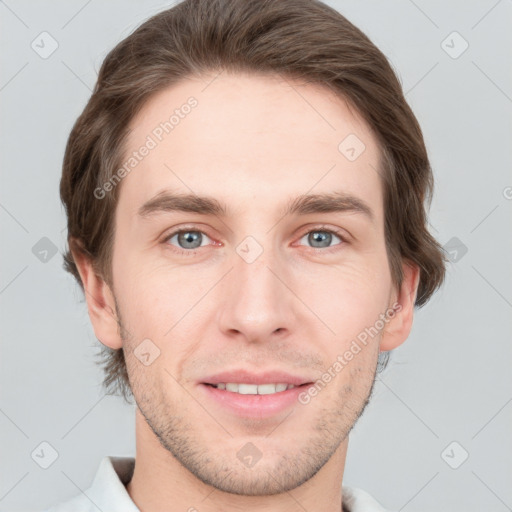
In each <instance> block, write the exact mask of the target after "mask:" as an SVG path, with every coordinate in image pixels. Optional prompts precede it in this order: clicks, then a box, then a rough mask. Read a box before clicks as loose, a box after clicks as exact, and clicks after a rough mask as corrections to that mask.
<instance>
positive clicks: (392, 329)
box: [380, 262, 420, 352]
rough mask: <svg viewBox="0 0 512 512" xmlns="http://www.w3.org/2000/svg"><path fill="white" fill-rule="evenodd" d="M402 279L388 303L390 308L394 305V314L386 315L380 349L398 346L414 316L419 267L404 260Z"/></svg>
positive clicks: (410, 325)
mask: <svg viewBox="0 0 512 512" xmlns="http://www.w3.org/2000/svg"><path fill="white" fill-rule="evenodd" d="M402 272H403V280H402V286H401V287H400V290H398V292H396V291H395V293H394V294H393V298H394V300H393V301H392V302H391V304H390V306H389V307H390V309H389V310H388V311H391V308H393V306H394V305H396V306H397V307H396V308H394V309H395V313H394V315H393V316H392V317H391V314H389V315H388V318H390V320H389V321H388V323H387V324H386V325H385V326H384V329H383V331H382V333H383V334H382V337H381V340H380V351H381V352H383V351H386V350H393V349H394V348H396V347H398V346H400V345H401V344H402V343H403V342H404V341H405V340H406V339H407V337H408V336H409V333H410V332H411V328H412V322H413V317H414V303H415V301H416V294H417V293H418V285H419V282H420V269H419V267H418V266H417V265H414V264H412V263H409V262H405V263H403V265H402Z"/></svg>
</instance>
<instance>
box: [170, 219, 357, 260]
mask: <svg viewBox="0 0 512 512" xmlns="http://www.w3.org/2000/svg"><path fill="white" fill-rule="evenodd" d="M190 231H192V232H197V233H201V234H203V235H206V236H207V237H208V238H210V239H211V237H210V236H209V235H208V234H207V233H205V232H204V231H201V230H200V229H196V228H194V227H193V226H190V227H185V228H180V229H178V230H176V231H173V232H172V233H170V234H168V235H166V236H165V237H164V239H163V240H162V243H163V244H165V245H166V246H167V247H169V248H171V249H170V250H171V251H173V252H175V253H177V254H181V255H185V256H194V255H196V254H197V253H198V252H199V250H200V249H202V248H203V247H198V248H197V249H181V248H179V247H176V246H174V245H172V246H171V245H170V244H169V243H168V242H169V240H170V239H171V238H173V237H174V236H175V235H179V234H181V233H187V232H190ZM314 232H321V233H329V234H331V235H336V236H337V237H338V238H339V239H340V240H341V243H339V244H336V245H334V246H332V247H327V248H321V247H309V249H310V250H312V251H314V252H318V251H320V252H324V253H328V254H329V253H332V252H334V251H337V250H339V249H340V247H339V246H342V245H346V244H348V243H349V242H348V240H347V238H346V236H344V235H342V232H341V230H336V229H332V228H328V227H327V226H317V227H315V228H313V229H310V230H309V231H305V232H304V233H302V235H301V236H300V237H299V240H301V239H302V238H304V236H306V235H308V234H310V233H314Z"/></svg>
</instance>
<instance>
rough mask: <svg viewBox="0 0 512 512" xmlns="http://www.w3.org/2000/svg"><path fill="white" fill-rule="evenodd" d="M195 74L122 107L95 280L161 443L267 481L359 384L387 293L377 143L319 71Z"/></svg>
mask: <svg viewBox="0 0 512 512" xmlns="http://www.w3.org/2000/svg"><path fill="white" fill-rule="evenodd" d="M213 77H214V75H212V76H211V77H208V79H207V80H206V79H205V78H204V77H203V79H199V78H197V79H190V80H186V81H183V82H181V83H180V84H178V85H175V86H173V87H171V88H169V89H167V90H165V91H163V92H161V93H159V94H158V95H156V96H154V97H153V98H152V99H151V101H150V102H149V103H148V104H147V105H146V106H145V107H144V108H143V110H141V111H140V113H139V114H138V115H137V117H136V118H134V119H133V121H132V123H131V132H130V135H129V138H128V145H127V153H126V160H128V159H129V158H130V157H131V156H133V152H134V151H135V152H138V156H137V157H136V158H137V164H136V165H135V166H133V169H131V170H130V172H129V173H127V175H126V176H125V177H124V178H123V180H122V182H121V183H120V184H119V185H118V186H120V187H121V189H120V195H119V202H118V204H117V208H116V214H115V215H116V216H115V242H114V250H113V290H114V295H115V299H116V306H117V315H118V317H119V319H120V321H121V325H122V331H121V338H122V343H123V344H124V347H125V354H126V359H127V368H128V374H129V377H130V382H131V386H132V389H133V394H134V397H135V400H136V402H137V406H138V408H139V410H140V412H141V413H142V414H143V415H144V417H145V419H146V421H147V423H148V425H149V426H150V428H151V429H152V431H153V432H154V434H155V435H156V437H157V438H158V440H159V442H160V444H161V446H162V447H163V448H165V450H167V451H168V452H170V453H171V454H172V455H173V456H174V457H175V458H176V459H177V460H178V461H179V462H180V463H181V464H182V465H183V466H184V467H185V468H187V469H188V470H189V471H190V472H191V473H192V474H193V475H195V476H196V477H197V478H198V479H200V480H201V481H202V482H204V483H207V484H209V485H212V486H214V487H216V488H218V489H221V490H224V491H228V492H231V493H236V494H246V495H260V494H266V495H268V494H274V493H277V492H282V491H283V490H290V489H293V488H295V487H297V486H298V485H300V484H301V483H303V482H305V481H307V480H308V479H310V478H312V477H313V476H314V475H315V474H316V473H317V472H318V471H319V470H320V469H321V468H322V467H323V466H324V465H325V464H326V463H327V462H328V461H329V460H330V459H331V458H332V457H333V456H334V455H335V454H336V452H337V450H339V448H340V446H341V444H342V443H344V442H345V441H346V439H347V435H348V433H349V431H350V430H351V428H352V427H353V426H354V424H355V422H356V420H357V418H358V417H359V416H360V414H361V412H362V411H363V409H364V407H365V405H366V403H367V400H368V397H369V395H370V391H371V389H372V385H373V382H374V377H375V368H376V363H377V358H378V353H379V341H380V340H381V337H382V335H383V332H384V331H385V330H386V328H387V327H389V326H390V325H392V323H387V322H383V321H382V318H383V315H386V314H387V312H389V308H390V307H391V306H392V304H393V301H394V299H395V298H396V297H395V293H394V288H393V286H392V281H391V276H390V271H389V263H388V260H387V255H386V247H385V239H384V210H383V190H382V186H381V183H380V177H379V174H378V172H377V171H378V168H379V152H378V148H377V144H376V140H375V138H374V136H373V134H372V133H371V131H370V130H369V128H368V127H367V126H366V125H365V124H364V122H363V121H362V120H361V119H360V118H358V117H355V115H356V114H355V113H354V112H353V110H350V109H349V108H347V106H346V104H345V103H344V102H343V101H341V100H340V99H339V98H336V97H334V95H333V94H332V93H330V92H329V91H327V90H325V89H323V88H319V87H316V86H312V85H300V84H299V83H297V82H292V81H284V80H282V79H280V78H278V77H268V76H245V75H233V74H228V73H226V72H224V73H222V74H221V75H220V76H218V77H217V78H216V79H214V80H213ZM212 80H213V81H212ZM208 84H209V85H208ZM190 97H193V98H194V99H195V103H194V101H191V102H189V105H192V104H194V105H193V106H190V108H186V107H183V105H186V104H187V100H188V99H189V98H190ZM176 109H178V111H177V112H176V115H175V118H174V119H173V120H172V121H171V123H172V129H170V128H169V126H168V125H165V124H163V125H161V123H164V122H165V121H168V120H169V118H170V116H171V115H172V113H173V112H175V111H176ZM162 126H163V127H164V128H162ZM158 127H160V129H158ZM165 128H167V130H168V131H166V130H165ZM148 136H149V137H150V139H151V140H152V141H153V143H154V144H153V143H152V142H149V139H148ZM346 137H350V138H349V139H347V140H346V141H345V142H343V143H342V141H344V140H345V139H346ZM356 137H357V138H356ZM159 139H160V140H159ZM340 143H342V144H341V146H340ZM361 143H362V144H364V151H362V152H361V148H362V146H361ZM144 145H146V147H149V150H148V151H144V150H142V151H140V150H139V149H140V148H141V146H144ZM351 147H352V148H354V150H351V149H350V148H351ZM141 153H145V156H141ZM139 157H140V158H139ZM354 157H355V158H354ZM166 195H169V196H183V197H181V199H180V200H177V199H176V197H174V198H173V197H166ZM309 195H314V196H317V197H316V198H313V199H311V198H310V199H305V196H309ZM327 195H329V197H328V196H327ZM184 196H190V197H188V198H185V197H184ZM155 198H157V199H155ZM203 198H206V200H205V199H203ZM329 198H330V200H328V199H329ZM379 319H381V321H380V322H379ZM383 324H384V326H383ZM372 328H373V329H374V330H373V331H370V332H372V335H370V336H368V329H370V330H371V329H372ZM365 329H366V332H367V335H366V342H362V341H361V339H362V338H364V335H363V336H361V333H362V332H365ZM375 329H377V331H378V332H377V334H374V333H375V332H376V331H375ZM354 342H355V344H354ZM355 346H357V347H358V348H359V351H357V349H356V348H355ZM347 351H348V352H351V353H352V357H349V356H348V355H347ZM337 362H338V364H336V363H337ZM326 375H327V377H326ZM329 375H330V377H331V378H330V379H328V377H329ZM326 381H328V382H326ZM219 383H220V386H219V387H214V386H213V385H212V384H217V385H218V384H219ZM226 383H230V384H245V385H242V386H238V387H237V386H236V385H235V386H232V385H229V386H227V387H228V388H229V390H228V389H222V388H223V384H226ZM315 383H316V384H315ZM258 384H259V387H257V386H258ZM272 384H287V385H290V384H294V385H295V388H290V389H287V390H285V391H282V390H281V389H282V386H277V388H276V387H275V386H272ZM288 387H289V386H288ZM313 388H315V389H316V393H315V392H314V391H311V392H310V390H311V389H313ZM237 389H238V391H237ZM246 393H248V394H246ZM265 393H269V394H265Z"/></svg>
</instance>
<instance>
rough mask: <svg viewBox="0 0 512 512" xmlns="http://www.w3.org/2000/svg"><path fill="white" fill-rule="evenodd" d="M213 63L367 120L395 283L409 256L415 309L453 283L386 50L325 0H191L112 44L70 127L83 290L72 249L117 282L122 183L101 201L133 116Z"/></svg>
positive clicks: (113, 368) (115, 372) (110, 380)
mask: <svg viewBox="0 0 512 512" xmlns="http://www.w3.org/2000/svg"><path fill="white" fill-rule="evenodd" d="M216 70H228V71H233V72H249V73H260V74H261V73H263V74H268V73H270V74H276V75H281V76H284V77H289V78H292V79H293V78H295V79H299V80H301V81H305V82H306V83H312V84H320V85H323V86H325V87H328V88H329V89H331V90H332V91H334V92H335V93H336V94H337V95H338V96H339V97H340V98H342V99H343V100H344V101H345V102H347V103H348V105H349V108H350V107H352V108H354V109H355V110H356V111H357V112H358V113H359V114H360V116H362V118H363V119H364V120H365V121H366V122H367V124H368V125H369V127H370V128H371V130H372V133H374V135H375V137H376V139H377V141H378V144H379V148H380V156H381V163H382V165H381V169H379V170H378V172H379V174H380V175H381V178H382V183H383V187H384V205H385V237H386V247H387V253H388V259H389V265H390V272H391V275H392V278H393V282H394V284H395V285H396V286H397V287H400V285H401V283H402V279H403V275H402V267H401V265H402V262H403V261H410V262H412V263H413V264H416V265H418V266H419V268H420V282H419V287H418V294H417V297H416V302H415V305H416V306H417V307H420V306H422V305H424V304H425V303H426V302H427V301H428V299H429V298H430V296H431V295H432V294H433V293H434V292H435V291H436V289H437V288H438V287H439V286H441V284H442V282H443V280H444V275H445V262H446V257H445V254H444V252H443V249H442V247H441V246H440V245H439V244H438V243H437V241H436V240H435V239H434V238H433V237H432V236H431V235H430V233H429V231H428V226H427V222H428V221H427V213H426V208H428V207H430V202H431V198H432V192H433V176H432V170H431V167H430V163H429V160H428V156H427V151H426V147H425V143H424V140H423V135H422V132H421V129H420V126H419V124H418V122H417V120H416V118H415V116H414V114H413V112H412V110H411V109H410V107H409V105H408V104H407V102H406V100H405V97H404V94H403V92H402V87H401V84H400V82H399V80H398V78H397V76H396V75H395V72H394V71H393V69H392V67H391V65H390V63H389V62H388V60H387V59H386V57H385V56H384V54H383V53H382V52H381V51H380V50H379V49H378V48H377V47H376V46H375V45H374V44H373V43H372V42H371V41H370V39H369V38H368V37H367V36H366V35H365V34H364V33H363V32H361V31H360V30H359V29H358V28H357V27H355V26H354V25H353V24H352V23H350V22H349V21H348V20H347V19H346V18H345V17H344V16H342V15H341V14H340V13H339V12H337V11H336V10H334V9H333V8H331V7H329V6H327V5H326V4H324V3H322V2H320V1H317V0H264V1H262V0H185V1H183V2H181V3H179V4H177V5H176V6H174V7H172V8H171V9H168V10H165V11H163V12H161V13H159V14H157V15H155V16H153V17H151V18H150V19H149V20H147V21H146V22H145V23H143V24H142V25H141V26H140V27H139V28H137V29H136V30H135V31H134V32H133V33H132V34H131V35H130V36H128V37H127V38H125V39H124V40H123V41H121V42H120V43H119V44H118V45H117V46H116V47H115V48H114V49H113V50H111V51H110V53H109V54H108V55H107V57H106V58H105V60H104V62H103V64H102V66H101V69H100V71H99V76H98V80H97V83H96V86H95V88H94V91H93V94H92V96H91V98H90V99H89V101H88V103H87V105H86V107H85V109H84V111H83V112H82V114H81V115H80V116H79V118H78V119H77V121H76V123H75V124H74V126H73V129H72V131H71V133H70V136H69V139H68V142H67V146H66V151H65V156H64V163H63V172H62V180H61V183H60V193H61V199H62V202H63V203H64V205H65V208H66V213H67V216H68V243H69V249H68V250H67V251H66V253H65V255H64V267H65V269H66V270H67V271H69V272H71V273H72V274H73V275H74V276H75V278H76V279H77V281H78V283H79V284H80V286H81V287H82V289H83V284H82V282H81V280H80V275H79V273H78V270H77V266H76V264H75V261H74V259H73V254H72V251H74V252H75V253H77V252H81V253H83V254H85V255H86V256H88V258H89V259H90V261H91V262H92V264H93V265H94V268H95V269H96V271H97V273H98V275H99V276H101V277H102V278H103V279H104V280H105V282H106V283H107V284H109V286H111V285H112V261H111V256H112V246H113V240H114V211H115V206H116V200H117V197H118V194H119V188H120V186H117V187H115V188H114V189H113V190H112V191H111V192H110V193H109V194H107V195H106V196H105V197H104V198H103V199H98V198H97V197H96V196H95V194H94V190H96V189H97V188H98V187H101V186H102V184H104V183H106V182H107V181H109V180H110V179H111V177H112V175H113V174H114V172H115V170H116V169H118V168H119V166H120V165H121V162H122V157H123V152H124V144H125V142H126V138H127V127H128V125H129V123H130V121H131V120H132V119H133V118H134V116H135V115H136V114H137V112H139V111H140V110H141V108H142V107H143V106H144V105H145V103H146V102H147V101H148V99H149V98H151V97H152V96H153V95H154V94H155V93H157V92H159V91H161V90H163V89H164V88H167V87H169V86H171V85H172V84H176V83H177V82H179V81H180V80H183V79H185V78H188V77H191V76H197V75H199V74H201V73H203V72H212V71H216ZM122 350H123V349H118V350H111V349H109V348H108V347H103V355H106V360H105V361H104V370H105V379H104V385H105V386H106V387H107V388H109V387H111V386H113V387H116V386H117V387H118V388H119V389H120V390H121V391H122V393H123V395H124V396H125V398H126V396H127V393H130V386H129V381H128V375H127V372H126V365H125V361H124V354H123V352H122ZM383 354H384V359H385V360H386V361H387V356H388V353H387V352H385V353H383ZM381 355H382V354H381ZM379 362H381V361H380V359H379ZM382 366H383V365H382V364H381V365H380V367H382ZM384 367H385V364H384Z"/></svg>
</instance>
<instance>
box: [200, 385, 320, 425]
mask: <svg viewBox="0 0 512 512" xmlns="http://www.w3.org/2000/svg"><path fill="white" fill-rule="evenodd" d="M311 385H312V383H309V384H303V385H302V386H295V387H294V388H292V389H287V390H286V391H280V392H279V393H274V394H272V395H241V394H240V393H234V392H232V391H226V390H225V389H218V388H216V387H213V386H209V385H208V384H200V385H199V387H200V388H201V389H203V390H204V393H206V395H207V397H209V398H210V399H212V400H215V401H216V402H217V403H219V404H220V405H221V406H223V407H224V408H226V409H228V410H229V411H231V412H234V413H235V414H237V415H238V416H244V417H246V418H269V417H271V416H274V415H276V414H278V413H280V412H283V411H284V410H286V409H287V408H288V407H290V406H291V405H293V404H296V403H297V401H298V396H299V394H300V393H302V392H303V391H304V390H305V389H307V388H308V386H311Z"/></svg>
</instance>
